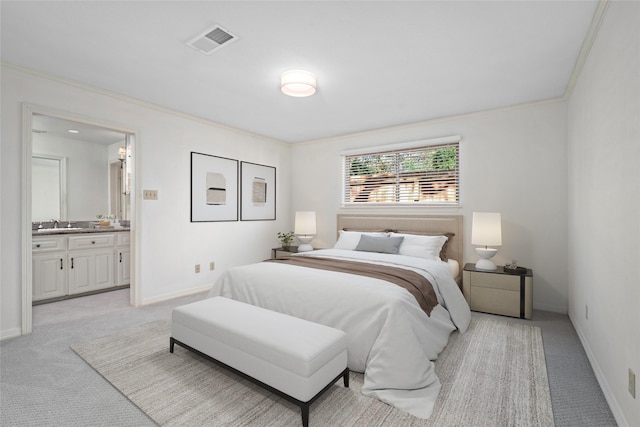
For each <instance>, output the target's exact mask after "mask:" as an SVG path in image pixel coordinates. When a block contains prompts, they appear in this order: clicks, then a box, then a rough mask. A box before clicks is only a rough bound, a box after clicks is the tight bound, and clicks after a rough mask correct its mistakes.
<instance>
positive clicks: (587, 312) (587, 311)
mask: <svg viewBox="0 0 640 427" xmlns="http://www.w3.org/2000/svg"><path fill="white" fill-rule="evenodd" d="M584 318H585V319H587V320H589V306H588V305H587V304H585V305H584Z"/></svg>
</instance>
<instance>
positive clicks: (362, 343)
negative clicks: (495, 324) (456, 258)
mask: <svg viewBox="0 0 640 427" xmlns="http://www.w3.org/2000/svg"><path fill="white" fill-rule="evenodd" d="M297 256H314V257H318V256H322V257H336V258H343V259H348V260H352V261H361V262H373V263H378V264H389V265H393V266H396V267H402V268H409V269H412V270H414V271H416V272H418V273H420V274H422V275H424V276H425V277H427V279H429V281H430V282H431V283H432V284H433V286H434V290H435V291H436V294H437V296H438V301H439V303H440V304H439V305H437V306H436V307H435V308H434V309H433V311H432V312H431V315H430V316H427V315H426V314H425V312H424V311H422V309H421V308H420V306H419V305H418V303H417V301H416V300H415V298H414V297H413V296H412V295H411V294H410V293H409V292H408V291H407V290H405V289H403V288H401V287H399V286H397V285H394V284H390V283H388V282H386V281H383V280H378V279H372V278H369V277H362V276H356V275H352V274H345V273H338V272H333V271H325V270H319V269H311V268H305V267H298V266H292V265H286V264H281V263H273V262H262V263H258V264H250V265H246V266H241V267H236V268H233V269H230V270H228V271H226V272H225V273H223V274H222V276H221V277H220V278H219V279H218V280H217V282H216V283H215V285H214V286H213V288H212V290H211V292H210V294H209V295H210V296H212V297H213V296H224V297H227V298H232V299H235V300H238V301H244V302H247V303H250V304H253V305H257V306H260V307H264V308H267V309H270V310H274V311H278V312H281V313H286V314H289V315H292V316H295V317H299V318H303V319H307V320H310V321H313V322H317V323H320V324H324V325H328V326H332V327H334V328H337V329H340V330H343V331H345V332H346V333H347V336H348V353H349V359H348V366H349V368H350V369H352V370H354V371H357V372H364V386H363V388H362V393H363V394H365V395H368V396H373V397H376V398H378V399H380V400H382V401H383V402H386V403H388V404H390V405H392V406H394V407H396V408H398V409H401V410H404V411H406V412H409V413H411V414H412V415H414V416H416V417H420V418H428V417H429V416H430V415H431V412H432V410H433V405H434V403H435V400H436V398H437V396H438V392H439V391H440V381H439V380H438V377H437V376H436V374H435V371H434V365H433V362H432V360H435V359H436V358H437V356H438V354H439V353H440V352H441V351H442V349H443V348H444V347H445V345H446V344H447V341H448V339H449V334H450V333H451V332H452V331H453V330H455V329H456V327H457V328H458V330H460V332H465V331H466V330H467V327H468V326H469V322H470V320H471V312H470V311H469V306H468V305H467V302H466V300H465V299H464V297H463V295H462V293H461V292H460V289H459V288H458V285H457V284H456V283H455V281H454V280H453V277H452V276H451V273H450V272H449V268H448V266H447V263H444V262H442V261H430V260H426V259H423V258H415V257H409V256H403V255H388V254H379V253H373V252H359V251H348V250H341V249H325V250H319V251H313V252H310V253H302V254H298V255H297Z"/></svg>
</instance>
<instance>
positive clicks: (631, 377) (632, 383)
mask: <svg viewBox="0 0 640 427" xmlns="http://www.w3.org/2000/svg"><path fill="white" fill-rule="evenodd" d="M629 394H630V395H631V396H632V397H633V398H634V399H635V398H636V373H635V372H633V370H632V369H631V368H629Z"/></svg>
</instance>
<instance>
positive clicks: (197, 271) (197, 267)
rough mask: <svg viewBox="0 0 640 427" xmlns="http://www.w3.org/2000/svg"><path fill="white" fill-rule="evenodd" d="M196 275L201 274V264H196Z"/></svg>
mask: <svg viewBox="0 0 640 427" xmlns="http://www.w3.org/2000/svg"><path fill="white" fill-rule="evenodd" d="M196 273H200V264H196Z"/></svg>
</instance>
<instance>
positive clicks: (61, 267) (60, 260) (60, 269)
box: [60, 258, 62, 270]
mask: <svg viewBox="0 0 640 427" xmlns="http://www.w3.org/2000/svg"><path fill="white" fill-rule="evenodd" d="M60 270H62V258H60Z"/></svg>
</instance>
